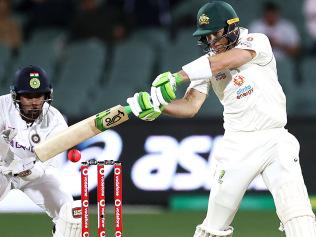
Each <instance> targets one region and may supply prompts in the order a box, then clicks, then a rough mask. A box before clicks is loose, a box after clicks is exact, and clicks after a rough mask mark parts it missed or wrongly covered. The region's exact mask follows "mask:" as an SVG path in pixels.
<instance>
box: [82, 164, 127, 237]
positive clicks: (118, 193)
mask: <svg viewBox="0 0 316 237" xmlns="http://www.w3.org/2000/svg"><path fill="white" fill-rule="evenodd" d="M91 165H97V172H98V182H97V203H98V237H105V236H106V226H105V224H106V222H105V214H106V211H105V207H106V205H105V181H104V166H105V165H113V166H114V172H113V173H114V226H115V228H114V229H115V237H122V236H123V216H122V214H123V213H122V211H123V210H122V209H123V208H122V163H120V162H117V161H113V160H104V161H96V160H89V161H86V162H82V163H81V169H80V171H81V214H82V220H81V221H82V237H89V187H88V177H89V173H88V168H89V166H91Z"/></svg>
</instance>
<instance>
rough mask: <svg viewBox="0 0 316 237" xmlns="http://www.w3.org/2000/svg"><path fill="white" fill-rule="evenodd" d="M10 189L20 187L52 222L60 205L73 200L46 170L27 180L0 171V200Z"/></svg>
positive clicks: (56, 216) (55, 218)
mask: <svg viewBox="0 0 316 237" xmlns="http://www.w3.org/2000/svg"><path fill="white" fill-rule="evenodd" d="M11 189H20V190H21V191H22V192H24V193H25V194H26V195H27V196H28V197H29V198H30V199H31V200H32V201H33V202H34V203H35V204H36V205H37V206H39V207H40V208H42V209H43V210H44V211H46V213H47V215H48V216H49V217H51V218H53V221H54V222H55V221H56V220H57V218H58V214H59V210H60V208H61V207H62V205H63V204H64V203H66V202H71V201H72V200H73V198H72V196H71V195H70V194H68V193H67V192H65V191H64V190H62V188H61V185H60V182H59V180H58V179H57V177H56V176H55V175H54V174H52V173H50V172H48V170H46V171H45V174H44V175H43V176H42V177H40V178H39V179H36V180H33V181H28V182H27V181H23V180H22V179H21V178H19V177H9V176H5V175H3V174H1V173H0V200H2V199H3V198H4V197H5V196H6V195H7V193H8V192H9V191H10V190H11Z"/></svg>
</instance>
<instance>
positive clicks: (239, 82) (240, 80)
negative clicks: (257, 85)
mask: <svg viewBox="0 0 316 237" xmlns="http://www.w3.org/2000/svg"><path fill="white" fill-rule="evenodd" d="M233 82H234V85H235V86H238V87H239V86H242V84H244V82H245V78H244V77H243V76H242V75H237V76H235V77H234V80H233Z"/></svg>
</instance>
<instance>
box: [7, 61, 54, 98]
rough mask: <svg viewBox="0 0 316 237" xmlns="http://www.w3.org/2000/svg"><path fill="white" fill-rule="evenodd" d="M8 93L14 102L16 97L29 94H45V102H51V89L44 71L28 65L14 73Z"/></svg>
mask: <svg viewBox="0 0 316 237" xmlns="http://www.w3.org/2000/svg"><path fill="white" fill-rule="evenodd" d="M10 92H11V95H12V99H13V100H14V101H15V102H16V99H17V96H18V95H20V94H31V93H36V94H45V99H46V101H47V102H51V101H52V93H53V89H52V85H51V84H50V82H49V79H48V76H47V74H46V72H45V71H44V69H42V68H40V67H37V66H32V65H30V66H27V67H24V68H22V69H19V70H18V71H17V72H16V73H15V78H14V82H13V85H12V86H11V87H10Z"/></svg>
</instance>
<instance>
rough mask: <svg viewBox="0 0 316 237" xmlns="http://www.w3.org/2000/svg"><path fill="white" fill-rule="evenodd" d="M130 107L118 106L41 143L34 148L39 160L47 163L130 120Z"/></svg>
mask: <svg viewBox="0 0 316 237" xmlns="http://www.w3.org/2000/svg"><path fill="white" fill-rule="evenodd" d="M129 113H130V108H129V106H125V107H124V106H122V105H117V106H114V107H112V108H110V109H107V110H105V111H103V112H101V113H98V114H96V115H93V116H91V117H89V118H86V119H84V120H82V121H80V122H78V123H76V124H74V125H72V126H70V127H68V128H67V129H65V130H64V131H62V132H60V133H58V134H56V135H55V136H53V137H51V138H48V139H47V140H45V141H43V142H41V143H40V144H38V145H37V146H35V148H34V152H35V154H36V156H37V158H38V159H39V160H41V161H43V162H44V161H47V160H49V159H51V158H53V157H54V156H56V155H57V154H59V153H61V152H63V151H66V150H68V149H70V148H72V147H74V146H76V145H78V144H79V143H80V142H83V141H85V140H87V139H89V138H91V137H93V136H95V135H97V134H99V133H101V132H103V131H105V130H107V129H108V128H111V127H115V126H117V125H119V124H121V123H124V122H125V121H127V120H128V119H129V117H128V115H129Z"/></svg>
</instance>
